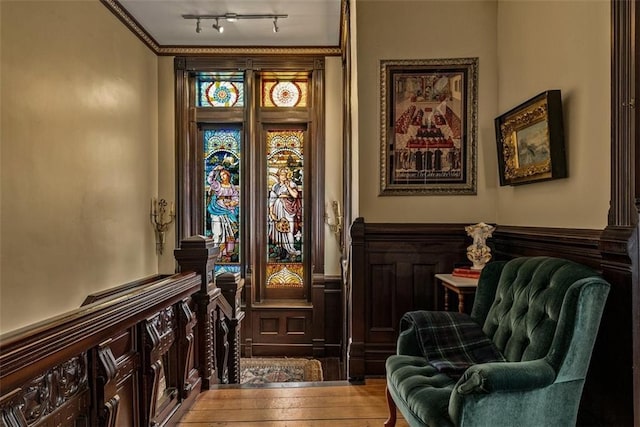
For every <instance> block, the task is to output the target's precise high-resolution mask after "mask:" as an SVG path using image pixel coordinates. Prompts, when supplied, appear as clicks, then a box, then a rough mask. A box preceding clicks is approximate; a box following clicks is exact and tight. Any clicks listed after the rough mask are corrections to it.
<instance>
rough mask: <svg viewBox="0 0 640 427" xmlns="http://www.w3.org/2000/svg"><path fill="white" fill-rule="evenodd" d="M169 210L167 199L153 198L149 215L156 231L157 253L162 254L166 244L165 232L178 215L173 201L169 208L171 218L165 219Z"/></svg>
mask: <svg viewBox="0 0 640 427" xmlns="http://www.w3.org/2000/svg"><path fill="white" fill-rule="evenodd" d="M166 211H167V201H166V200H165V199H160V201H157V200H156V198H155V197H153V198H152V199H151V211H150V212H149V217H150V219H151V225H153V229H154V231H155V233H156V253H157V254H158V255H162V251H163V250H164V244H165V232H166V231H167V230H168V229H169V225H170V224H171V223H172V222H173V220H174V219H175V217H176V212H175V210H174V208H173V202H172V203H171V207H170V208H169V220H165V218H164V215H165V213H166Z"/></svg>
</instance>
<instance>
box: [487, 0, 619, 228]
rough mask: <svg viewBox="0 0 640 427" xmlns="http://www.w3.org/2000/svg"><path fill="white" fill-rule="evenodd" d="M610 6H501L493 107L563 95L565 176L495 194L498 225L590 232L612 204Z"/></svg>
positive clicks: (599, 2) (600, 2)
mask: <svg viewBox="0 0 640 427" xmlns="http://www.w3.org/2000/svg"><path fill="white" fill-rule="evenodd" d="M610 7H611V5H610V2H609V1H608V0H589V1H545V2H540V1H517V2H515V1H500V2H499V4H498V70H499V80H498V94H499V96H498V108H499V111H501V112H504V111H508V110H509V109H511V108H513V107H514V106H516V105H518V104H520V103H522V102H523V101H525V100H527V99H529V98H531V97H532V96H535V95H537V94H539V93H541V92H543V91H545V90H547V89H560V90H561V91H562V98H563V111H564V125H565V147H566V153H567V164H568V174H569V176H568V178H566V179H560V180H554V181H548V182H541V183H536V184H532V185H524V186H517V187H510V186H508V187H501V188H500V189H499V191H498V197H497V203H498V216H497V218H496V219H497V222H498V223H499V224H505V225H506V224H509V225H532V226H545V227H569V228H595V229H602V228H604V227H605V226H606V224H607V210H608V207H609V199H610V146H611V142H610V141H611V138H610V123H611V121H610V87H611V83H610V80H611V76H610V63H611V60H610V43H611V36H610V28H611V26H610Z"/></svg>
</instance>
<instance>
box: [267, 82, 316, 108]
mask: <svg viewBox="0 0 640 427" xmlns="http://www.w3.org/2000/svg"><path fill="white" fill-rule="evenodd" d="M308 95H309V80H308V79H306V78H291V77H288V78H287V77H285V78H278V79H271V78H264V79H262V96H261V98H262V106H263V107H281V108H282V107H285V108H286V107H307V106H308V97H309V96H308Z"/></svg>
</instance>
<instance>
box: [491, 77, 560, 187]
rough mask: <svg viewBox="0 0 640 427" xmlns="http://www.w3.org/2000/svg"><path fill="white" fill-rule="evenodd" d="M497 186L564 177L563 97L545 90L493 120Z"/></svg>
mask: <svg viewBox="0 0 640 427" xmlns="http://www.w3.org/2000/svg"><path fill="white" fill-rule="evenodd" d="M495 127H496V143H497V146H498V147H497V148H498V168H499V174H500V185H501V186H504V185H520V184H530V183H533V182H539V181H548V180H551V179H557V178H566V176H567V166H566V158H565V147H564V128H563V117H562V96H561V94H560V90H557V89H555V90H548V91H545V92H542V93H541V94H539V95H536V96H534V97H533V98H531V99H529V100H527V101H525V102H524V103H522V104H521V105H519V106H517V107H515V108H513V109H511V110H509V111H507V112H506V113H504V114H502V115H501V116H499V117H497V118H496V119H495Z"/></svg>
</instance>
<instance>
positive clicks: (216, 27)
mask: <svg viewBox="0 0 640 427" xmlns="http://www.w3.org/2000/svg"><path fill="white" fill-rule="evenodd" d="M211 27H212V28H213V29H214V30H216V31H217V32H219V33H220V34H222V33H224V27H223V26H222V25H219V23H218V18H216V23H215V24H213V25H212V26H211ZM196 31H197V30H196Z"/></svg>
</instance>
